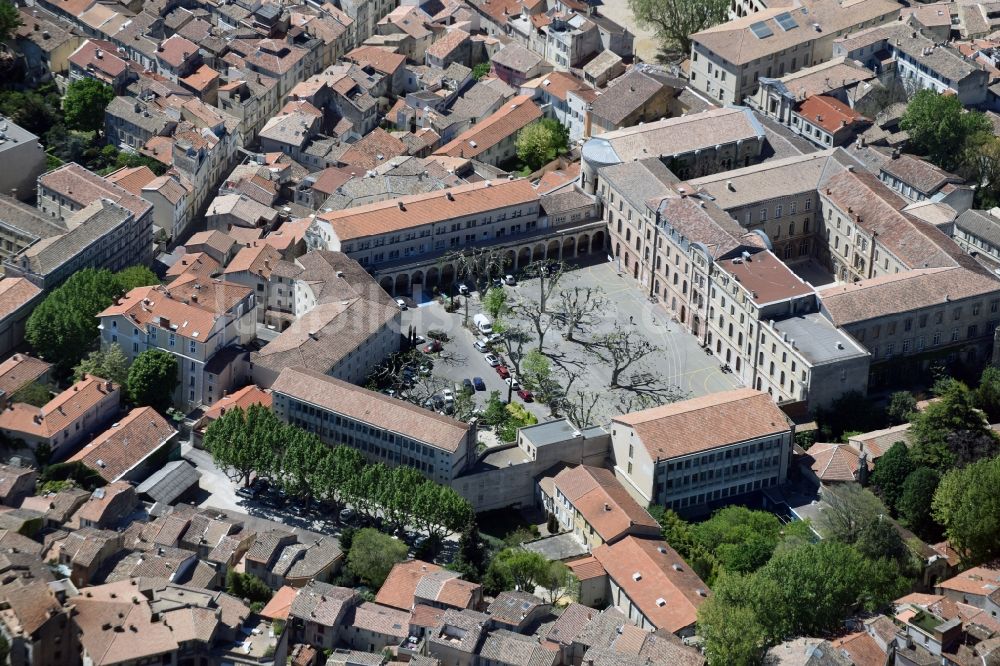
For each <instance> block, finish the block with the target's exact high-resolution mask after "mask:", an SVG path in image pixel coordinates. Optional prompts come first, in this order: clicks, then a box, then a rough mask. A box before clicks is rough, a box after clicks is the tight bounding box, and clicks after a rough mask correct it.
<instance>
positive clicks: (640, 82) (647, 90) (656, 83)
mask: <svg viewBox="0 0 1000 666" xmlns="http://www.w3.org/2000/svg"><path fill="white" fill-rule="evenodd" d="M669 81H670V82H671V83H674V80H673V79H670V80H669ZM676 85H677V87H678V88H683V87H684V86H683V85H680V82H679V81H678V82H676ZM674 90H675V88H673V87H672V86H670V85H668V83H667V81H663V80H661V78H660V77H655V76H650V75H648V74H646V73H645V72H643V71H641V70H638V69H632V70H630V71H629V72H628V73H626V74H624V75H623V76H619V77H618V78H616V79H612V80H611V81H610V82H609V83H608V87H607V89H606V90H605V91H604V92H603V93H601V94H599V95H598V96H597V98H596V99H595V100H594V101H593V103H592V104H591V109H592V111H591V113H592V114H593V115H594V116H595V117H597V118H601V119H602V120H605V121H607V122H608V123H609V124H610V125H613V126H615V127H619V126H621V125H623V124H626V122H625V121H626V120H627V119H628V118H629V116H631V115H632V114H633V113H635V112H636V111H637V110H638V109H641V108H643V106H645V105H646V104H648V103H649V102H650V101H651V100H653V99H655V98H656V96H657V95H661V94H662V93H663V92H664V91H669V92H670V93H671V94H672V93H673V91H674ZM602 125H603V123H602Z"/></svg>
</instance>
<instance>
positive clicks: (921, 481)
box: [896, 467, 941, 540]
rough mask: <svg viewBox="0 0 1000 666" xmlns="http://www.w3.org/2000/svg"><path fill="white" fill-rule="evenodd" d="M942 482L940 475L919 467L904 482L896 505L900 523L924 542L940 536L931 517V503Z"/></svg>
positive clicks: (938, 527) (936, 525) (937, 526)
mask: <svg viewBox="0 0 1000 666" xmlns="http://www.w3.org/2000/svg"><path fill="white" fill-rule="evenodd" d="M940 482H941V475H940V474H938V473H937V472H935V471H934V470H932V469H931V468H929V467H918V468H916V469H915V470H913V471H912V472H910V474H909V475H908V476H907V477H906V479H905V480H904V481H903V487H902V489H901V491H900V494H899V501H898V503H897V504H896V513H897V514H898V515H899V520H900V522H902V523H903V524H904V525H906V526H907V527H908V528H909V529H911V530H913V532H914V533H916V535H917V536H919V537H920V538H921V539H924V540H927V539H932V540H936V539H937V538H938V537H939V536H940V534H939V532H940V526H939V525H938V524H937V523H935V522H934V519H933V517H932V515H931V502H932V500H933V499H934V492H935V491H936V490H937V487H938V483H940Z"/></svg>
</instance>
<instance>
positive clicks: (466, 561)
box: [452, 517, 489, 583]
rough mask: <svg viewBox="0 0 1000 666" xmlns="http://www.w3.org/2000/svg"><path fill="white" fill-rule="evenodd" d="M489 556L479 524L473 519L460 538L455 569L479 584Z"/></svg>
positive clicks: (467, 578)
mask: <svg viewBox="0 0 1000 666" xmlns="http://www.w3.org/2000/svg"><path fill="white" fill-rule="evenodd" d="M488 560H489V554H488V553H487V549H486V543H485V542H484V541H483V537H482V535H481V534H480V533H479V524H478V523H477V522H476V519H475V517H473V518H472V519H471V520H470V521H469V522H468V523H467V524H466V525H465V527H464V528H463V529H462V534H461V536H459V538H458V550H457V551H456V552H455V561H454V564H453V567H452V568H453V569H454V570H455V571H458V572H459V573H461V574H462V575H463V577H464V578H465V579H466V580H469V581H472V582H474V583H477V582H479V580H480V579H481V578H482V576H483V573H485V571H486V565H487V564H488Z"/></svg>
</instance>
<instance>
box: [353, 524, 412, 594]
mask: <svg viewBox="0 0 1000 666" xmlns="http://www.w3.org/2000/svg"><path fill="white" fill-rule="evenodd" d="M408 550H409V549H408V548H407V547H406V544H405V543H403V542H402V541H400V540H399V539H394V538H393V537H391V536H389V535H388V534H382V533H381V532H379V531H378V530H376V529H372V528H365V529H362V530H358V531H357V532H355V533H354V538H353V539H352V540H351V550H350V552H349V553H348V554H347V566H348V568H349V569H350V571H351V573H352V574H354V575H355V576H357V577H358V578H359V579H361V582H363V583H365V584H366V585H368V586H369V587H371V588H373V589H378V588H380V587H382V583H384V582H385V579H386V578H388V576H389V572H390V571H392V568H393V567H394V566H395V565H397V564H399V563H400V562H402V561H403V560H405V559H406V553H407V551H408Z"/></svg>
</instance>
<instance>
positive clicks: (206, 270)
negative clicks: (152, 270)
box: [166, 252, 222, 280]
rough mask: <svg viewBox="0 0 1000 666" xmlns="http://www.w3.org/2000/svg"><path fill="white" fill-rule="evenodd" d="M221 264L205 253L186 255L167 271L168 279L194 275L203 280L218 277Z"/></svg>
mask: <svg viewBox="0 0 1000 666" xmlns="http://www.w3.org/2000/svg"><path fill="white" fill-rule="evenodd" d="M221 267H222V266H221V264H219V262H217V261H216V260H215V259H213V258H212V257H210V256H208V255H207V254H205V253H204V252H191V253H189V254H185V255H184V256H182V257H181V258H180V259H178V260H177V262H176V263H174V265H173V266H171V267H170V268H168V269H167V272H166V276H167V277H168V278H176V277H180V276H181V275H194V276H196V277H199V278H201V279H205V280H207V279H209V278H211V277H212V276H213V275H216V274H217V273H218V272H219V269H220V268H221Z"/></svg>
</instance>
